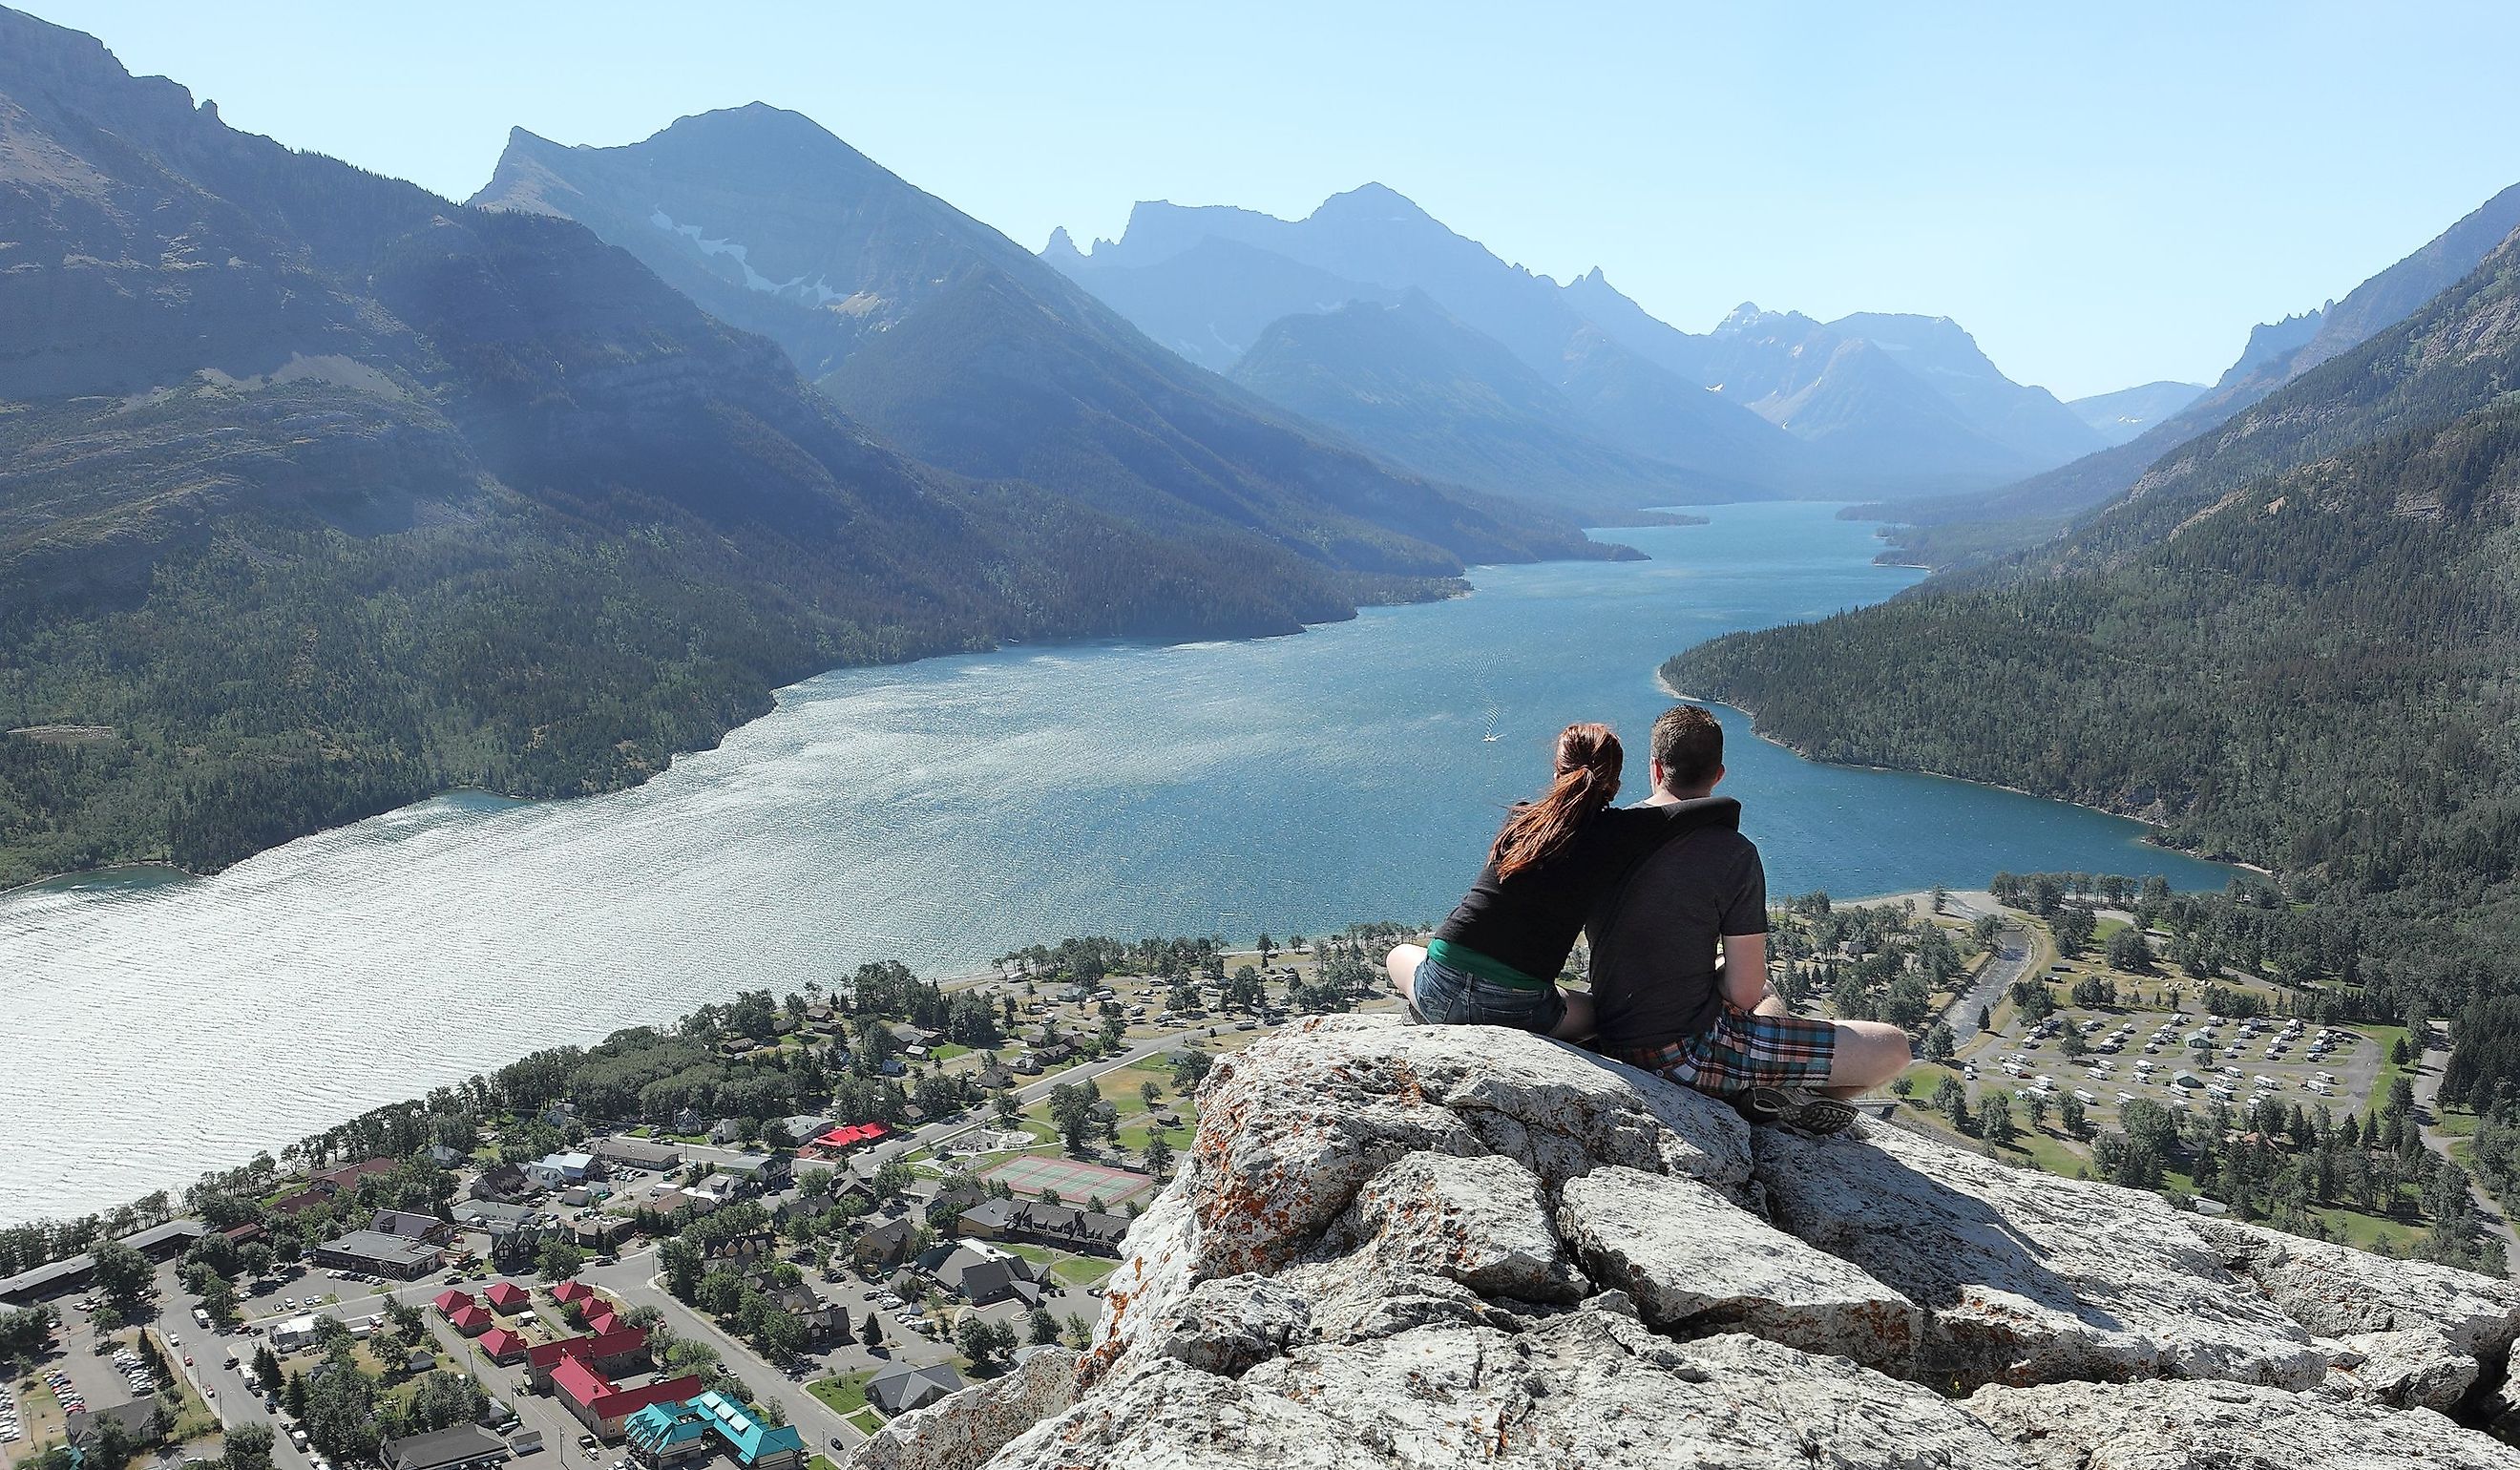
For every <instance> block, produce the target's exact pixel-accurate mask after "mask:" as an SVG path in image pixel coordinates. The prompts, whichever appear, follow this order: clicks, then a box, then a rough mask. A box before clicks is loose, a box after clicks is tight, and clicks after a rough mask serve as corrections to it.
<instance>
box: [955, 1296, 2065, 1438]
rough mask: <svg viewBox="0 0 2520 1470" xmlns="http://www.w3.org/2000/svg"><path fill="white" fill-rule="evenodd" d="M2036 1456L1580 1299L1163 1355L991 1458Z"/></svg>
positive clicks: (1741, 1344)
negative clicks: (1198, 1364)
mask: <svg viewBox="0 0 2520 1470" xmlns="http://www.w3.org/2000/svg"><path fill="white" fill-rule="evenodd" d="M1491 1463H1500V1464H1508V1465H1525V1466H1534V1467H1565V1470H1578V1467H1581V1470H1630V1467H1634V1470H1665V1467H1671V1466H1692V1465H1694V1466H1709V1467H1712V1466H1724V1467H1738V1470H1811V1467H1813V1466H1815V1465H1820V1466H1828V1467H1833V1470H1928V1467H1932V1470H1955V1467H1967V1470H2025V1462H2024V1461H2022V1460H2021V1459H2020V1458H2019V1457H2018V1456H2017V1455H2015V1454H2014V1453H2012V1452H2011V1451H2010V1450H2009V1449H2007V1448H2005V1447H2003V1445H2001V1444H1999V1443H1997V1442H1996V1440H1995V1439H1994V1437H1993V1436H1992V1435H1990V1434H1989V1433H1988V1432H1987V1430H1986V1429H1985V1428H1984V1427H1983V1426H1982V1425H1980V1424H1979V1423H1977V1422H1976V1421H1975V1420H1974V1419H1972V1418H1970V1417H1969V1416H1968V1415H1967V1414H1965V1413H1963V1412H1961V1411H1960V1410H1959V1409H1958V1407H1957V1406H1955V1405H1953V1404H1952V1403H1948V1402H1947V1401H1945V1400H1942V1399H1940V1398H1938V1397H1936V1396H1935V1395H1933V1394H1931V1393H1929V1392H1927V1391H1925V1390H1923V1389H1920V1388H1917V1387H1915V1386H1913V1385H1911V1384H1905V1383H1901V1382H1898V1381H1896V1380H1893V1379H1890V1378H1886V1377H1883V1376H1881V1375H1880V1374H1877V1373H1873V1372H1870V1371H1869V1370H1867V1369H1865V1368H1862V1367H1859V1366H1857V1365H1856V1364H1854V1363H1852V1362H1848V1361H1846V1360H1845V1359H1824V1358H1814V1357H1811V1356H1809V1355H1806V1354H1802V1353H1797V1352H1795V1351H1794V1350H1792V1349H1789V1348H1782V1347H1778V1346H1777V1345H1775V1344H1773V1343H1767V1342H1762V1341H1759V1340H1758V1339H1755V1338H1747V1337H1737V1336H1727V1337H1719V1338H1713V1339H1709V1340H1707V1341H1704V1342H1700V1343H1691V1344H1688V1345H1685V1346H1684V1345H1678V1344H1674V1343H1671V1342H1669V1341H1667V1340H1665V1339H1662V1338H1660V1337H1657V1336H1656V1335H1655V1334H1653V1333H1652V1332H1650V1331H1648V1330H1646V1329H1645V1328H1644V1327H1643V1326H1642V1325H1641V1324H1639V1323H1638V1322H1636V1321H1635V1320H1634V1319H1632V1318H1629V1317H1625V1316H1621V1315H1618V1314H1612V1313H1603V1312H1591V1311H1578V1312H1573V1313H1567V1314H1560V1315H1557V1316H1554V1317H1552V1318H1550V1319H1549V1320H1547V1321H1545V1322H1542V1323H1540V1324H1538V1325H1536V1326H1533V1327H1532V1328H1530V1329H1529V1330H1527V1331H1523V1332H1520V1333H1507V1332H1500V1331H1496V1330H1493V1329H1490V1328H1484V1327H1464V1326H1458V1325H1440V1326H1431V1327H1426V1328H1421V1329H1418V1330H1415V1331H1410V1332H1405V1333H1401V1334H1398V1335H1396V1336H1392V1337H1382V1338H1374V1339H1372V1340H1370V1341H1366V1342H1362V1343H1355V1344H1343V1345H1333V1344H1319V1345H1315V1346H1312V1347H1307V1348H1304V1349H1301V1350H1298V1351H1297V1352H1294V1353H1291V1354H1288V1355H1287V1356H1285V1357H1283V1358H1279V1359H1272V1360H1271V1361H1269V1362H1266V1363H1263V1364H1261V1365H1259V1366H1257V1367H1255V1368H1253V1369H1252V1370H1251V1371H1249V1372H1247V1373H1245V1374H1244V1375H1243V1376H1242V1377H1241V1378H1239V1379H1225V1378H1219V1377H1215V1376H1213V1375H1209V1374H1202V1373H1197V1372H1195V1371H1193V1370H1191V1369H1190V1368H1188V1367H1187V1366H1186V1365H1184V1364H1182V1363H1180V1362H1178V1361H1175V1360H1172V1359H1164V1360H1161V1361H1158V1362H1155V1363H1153V1364H1151V1365H1150V1366H1148V1367H1146V1368H1145V1369H1144V1370H1143V1371H1138V1372H1134V1373H1132V1374H1130V1375H1128V1376H1127V1377H1126V1378H1125V1379H1123V1380H1121V1381H1119V1382H1116V1383H1114V1384H1112V1385H1110V1386H1109V1387H1108V1388H1107V1389H1106V1390H1105V1391H1104V1392H1102V1393H1098V1394H1096V1395H1094V1396H1091V1397H1089V1398H1087V1399H1086V1400H1084V1401H1081V1402H1080V1403H1077V1405H1076V1406H1075V1407H1074V1408H1072V1409H1070V1410H1069V1411H1068V1412H1067V1413H1065V1414H1063V1415H1061V1416H1060V1417H1058V1418H1057V1419H1055V1420H1050V1421H1046V1422H1044V1423H1042V1424H1040V1425H1037V1426H1035V1428H1034V1429H1033V1430H1032V1431H1031V1432H1029V1433H1027V1434H1026V1435H1025V1436H1024V1437H1023V1438H1021V1439H1020V1440H1017V1441H1016V1442H1014V1443H1013V1444H1012V1445H1010V1446H1009V1447H1008V1448H1007V1450H1006V1452H1005V1453H1004V1454H1002V1455H1001V1456H1000V1457H999V1459H998V1460H997V1461H996V1462H995V1466H994V1467H993V1470H1074V1467H1082V1466H1112V1467H1120V1466H1126V1467H1130V1470H1191V1467H1200V1470H1209V1467H1215V1470H1227V1467H1239V1466H1250V1467H1269V1470H1285V1467H1291V1466H1320V1467H1327V1470H1350V1467H1366V1466H1373V1467H1376V1470H1381V1467H1390V1466H1428V1467H1434V1466H1466V1465H1486V1464H1491Z"/></svg>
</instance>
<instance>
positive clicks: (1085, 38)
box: [30, 0, 2520, 397]
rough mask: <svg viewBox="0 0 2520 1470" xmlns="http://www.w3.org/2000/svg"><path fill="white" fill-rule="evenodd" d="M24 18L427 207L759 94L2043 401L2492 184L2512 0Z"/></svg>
mask: <svg viewBox="0 0 2520 1470" xmlns="http://www.w3.org/2000/svg"><path fill="white" fill-rule="evenodd" d="M30 8H31V9H33V10H34V11H35V13H36V14H39V15H41V16H43V17H45V18H46V19H48V20H52V21H56V22H61V23H63V24H67V25H72V26H76V27H78V28H80V29H83V30H87V31H90V32H93V33H94V34H96V35H98V36H100V37H102V38H103V39H104V40H105V42H106V44H107V45H109V46H111V47H112V49H113V50H114V52H115V53H116V54H117V55H119V56H120V57H121V58H122V60H123V62H124V64H125V65H126V66H128V67H130V68H131V69H132V70H134V71H136V72H141V73H144V74H146V73H160V74H164V75H169V76H172V77H174V78H175V79H177V80H178V81H181V82H184V83H185V84H187V85H189V86H190V87H192V88H193V90H194V93H195V95H196V96H198V97H208V98H213V99H215V100H216V101H217V102H218V104H219V108H220V111H221V113H222V114H223V115H224V116H226V117H227V119H228V120H229V121H230V122H232V123H234V124H235V125H237V126H239V127H243V128H248V129H250V130H252V131H255V132H261V133H268V134H270V135H271V136H273V137H275V138H278V139H280V140H281V141H283V142H285V143H289V144H291V145H293V146H295V147H299V148H308V149H315V150H319V151H321V152H324V153H329V154H334V155H337V156H340V157H344V158H347V159H350V160H351V161H353V162H356V163H359V164H362V165H364V166H366V167H369V168H373V169H377V170H379V171H381V172H384V173H390V174H397V175H401V176H403V177H406V178H410V179H413V180H416V181H418V182H420V183H422V184H425V185H427V186H428V187H430V188H432V189H435V190H437V191H439V192H441V193H444V194H448V195H452V196H455V197H457V198H462V197H464V196H466V195H469V194H470V193H472V191H473V190H475V189H477V188H479V187H480V185H481V184H482V183H484V182H485V181H486V180H487V179H488V177H489V174H490V169H491V166H492V164H493V163H494V162H495V160H496V159H497V157H498V154H499V151H500V148H501V147H502V145H503V144H504V142H505V140H506V137H507V131H508V128H509V127H510V126H511V125H512V124H517V125H522V126H524V127H526V128H529V129H531V130H533V131H534V132H537V133H540V134H542V135H543V136H545V137H548V138H553V139H557V140H559V141H561V142H564V143H605V144H610V143H624V142H629V141H632V140H635V139H638V138H642V137H645V136H647V135H648V134H650V133H652V132H654V131H655V130H656V129H658V128H660V127H662V126H664V125H665V124H666V123H668V122H670V121H672V120H673V119H674V118H675V117H677V116H680V115H682V114H685V113H688V112H696V111H706V110H708V109H711V108H717V107H726V106H732V105H736V104H741V103H745V102H751V101H755V100H760V101H765V102H771V103H776V104H779V105H781V106H784V107H788V108H793V109H795V110H796V111H802V112H805V113H807V114H809V115H811V116H813V117H815V118H816V119H818V120H820V121H821V122H822V123H823V124H824V125H825V126H827V127H829V128H831V129H832V131H833V132H835V133H838V134H839V135H840V136H841V137H843V138H846V139H847V140H849V141H850V142H851V143H853V144H855V145H856V146H857V147H859V148H860V149H861V150H863V151H864V152H866V153H867V154H869V155H871V156H874V157H875V158H876V159H877V161H879V162H881V163H883V164H885V165H886V166H888V167H890V168H892V169H893V170H894V171H895V172H897V173H900V174H902V175H903V176H904V177H906V178H908V179H910V180H911V181H912V182H913V183H916V184H918V185H920V186H921V187H922V188H925V189H927V190H929V191H930V192H932V193H935V194H937V195H940V196H942V197H943V198H945V199H947V200H951V201H953V202H954V203H955V204H957V205H960V206H961V207H962V208H963V209H965V210H966V211H967V212H969V213H971V214H973V215H976V216H977V217H979V218H980V219H983V220H986V221H987V222H989V223H990V224H992V225H995V226H997V227H998V228H999V229H1001V230H1003V231H1005V232H1006V233H1007V234H1009V235H1011V236H1012V237H1013V238H1014V239H1016V240H1017V241H1019V242H1021V243H1022V244H1023V245H1026V246H1028V247H1031V248H1036V249H1037V248H1039V247H1040V245H1041V244H1042V242H1043V240H1044V239H1046V238H1047V237H1048V235H1049V233H1050V230H1051V227H1052V226H1054V225H1061V224H1063V225H1066V226H1068V227H1069V229H1070V231H1071V232H1072V233H1074V234H1075V235H1076V236H1077V237H1078V239H1079V240H1080V241H1083V240H1086V239H1089V238H1091V237H1093V236H1096V235H1109V234H1115V233H1117V232H1118V230H1119V228H1120V226H1121V224H1122V223H1123V222H1124V221H1125V220H1126V218H1127V216H1128V208H1129V205H1130V203H1131V202H1132V201H1133V200H1142V199H1169V200H1178V201H1182V202H1192V203H1237V204H1243V205H1248V206H1251V207H1254V208H1259V209H1265V210H1268V211H1270V212H1272V213H1277V214H1301V213H1304V212H1306V211H1307V210H1309V209H1310V208H1311V207H1312V206H1313V205H1314V204H1316V203H1318V202H1319V201H1320V200H1322V199H1323V198H1324V197H1325V196H1327V195H1329V194H1332V193H1336V192H1338V191H1340V190H1343V189H1347V188H1351V187H1353V186H1355V185H1356V184H1359V183H1362V182H1365V181H1367V180H1370V179H1371V180H1379V181H1381V182H1383V183H1386V184H1389V185H1390V186H1392V187H1393V188H1395V189H1398V190H1399V191H1400V192H1402V193H1403V194H1406V195H1408V196H1410V197H1411V198H1413V199H1415V200H1418V202H1419V203H1420V204H1422V205H1424V206H1425V207H1426V208H1427V209H1428V210H1429V211H1431V212H1432V213H1433V214H1435V215H1436V216H1437V217H1438V218H1440V219H1443V220H1444V221H1446V222H1447V223H1449V224H1451V225H1452V226H1453V227H1454V228H1455V229H1458V230H1460V231H1461V232H1463V234H1465V235H1468V236H1471V237H1472V238H1474V239H1477V240H1479V241H1481V242H1483V243H1484V244H1486V245H1488V246H1490V247H1491V248H1493V249H1494V250H1495V251H1496V252H1497V253H1498V254H1500V255H1503V256H1505V257H1506V258H1507V259H1508V260H1516V261H1520V262H1522V263H1523V264H1526V265H1528V266H1530V267H1531V268H1532V269H1534V270H1538V271H1544V272H1547V273H1549V274H1551V275H1554V276H1556V277H1558V278H1559V279H1561V280H1563V279H1567V278H1569V277H1571V276H1573V275H1576V274H1580V273H1581V272H1583V271H1584V270H1586V269H1588V268H1589V267H1591V266H1594V265H1597V264H1598V265H1600V266H1601V267H1603V268H1604V269H1605V270H1606V271H1607V272H1608V273H1609V277H1610V280H1611V281H1612V282H1613V283H1614V284H1616V285H1617V286H1619V287H1620V288H1622V289H1623V290H1626V291H1628V292H1629V293H1630V294H1631V295H1633V296H1635V297H1637V299H1638V300H1640V301H1642V302H1643V304H1644V305H1645V307H1646V308H1647V309H1648V310H1650V311H1652V312H1654V313H1655V314H1656V315H1658V316H1661V317H1664V318H1666V319H1667V320H1670V321H1672V322H1674V323H1676V324H1678V325H1680V326H1682V327H1686V328H1688V329H1689V330H1691V331H1704V330H1705V329H1706V328H1707V327H1708V326H1710V325H1711V324H1712V323H1713V322H1714V321H1715V320H1716V319H1717V318H1719V317H1720V316H1721V315H1722V314H1723V313H1724V312H1725V311H1726V310H1727V309H1729V308H1730V307H1732V306H1733V304H1734V303H1735V302H1738V301H1742V300H1756V301H1758V302H1759V303H1760V304H1762V305H1765V306H1770V307H1794V308H1798V309H1800V310H1803V311H1807V312H1810V313H1812V314H1814V315H1817V316H1823V317H1828V316H1835V315H1838V314H1840V313H1844V312H1848V311H1855V310H1873V311H1918V312H1929V313H1936V314H1941V315H1947V316H1951V317H1954V318H1957V319H1958V321H1959V322H1961V323H1962V324H1963V325H1965V326H1967V327H1968V328H1969V329H1970V330H1971V331H1973V332H1975V333H1976V334H1977V338H1978V341H1979V343H1980V344H1981V345H1982V346H1984V347H1985V348H1986V349H1987V351H1988V353H1989V354H1990V355H1992V356H1993V357H1994V358H1995V360H1996V361H1997V362H1998V363H1999V364H2000V365H2002V366H2003V368H2004V369H2005V370H2006V371H2007V372H2009V373H2010V374H2011V375H2012V376H2013V377H2015V378H2018V379H2023V380H2026V381H2032V382H2040V383H2045V384H2047V385H2048V386H2049V387H2051V388H2054V389H2056V390H2057V391H2058V392H2059V393H2061V394H2063V395H2065V396H2068V397H2071V396H2077V395H2080V394H2084V393H2091V392H2098V391H2103V390H2106V389H2109V388H2115V387H2121V386H2125V385H2127V384H2130V383H2134V382H2139V381H2143V380H2146V379H2155V378H2187V379H2199V380H2206V379H2212V378H2213V377H2214V376H2215V375H2216V374H2218V373H2219V372H2221V371H2222V369H2223V368H2224V367H2225V366H2227V365H2228V363H2229V361H2230V359H2231V358H2232V357H2233V355H2234V354H2235V353H2236V352H2237V351H2238V349H2239V346H2240V344H2241V342H2242V340H2243V339H2244V337H2245V335H2246V333H2247V330H2248V327H2249V325H2250V324H2251V323H2252V322H2256V321H2262V320H2272V319H2273V318H2275V317H2278V316H2282V315H2284V314H2285V313H2288V312H2291V311H2296V310H2300V309H2302V308H2304V307H2308V306H2314V305H2317V304H2318V302H2319V301H2321V300H2323V299H2325V298H2328V297H2331V296H2335V295H2340V294H2342V293H2343V292H2344V291H2346V290H2349V289H2350V288H2352V287H2353V286H2354V285H2355V284H2356V283H2357V282H2359V281H2361V280H2362V279H2363V277H2365V276H2367V275H2369V274H2371V273H2372V272H2373V271H2375V270H2377V269H2379V268H2380V267H2382V266H2385V265H2387V264H2388V263H2389V262H2390V261H2392V260H2395V259H2397V258H2398V257H2399V256H2401V255H2403V254H2405V253H2406V252H2407V251H2408V250H2410V249H2412V248H2414V247H2415V246H2416V245H2421V244H2422V243H2423V242H2424V241H2425V240H2427V239H2429V238H2431V237H2432V236H2433V235H2434V234H2435V233H2437V232H2438V231H2439V230H2440V229H2441V228H2442V227H2444V226H2445V225H2448V224H2449V223H2450V222H2451V221H2452V220H2453V219H2455V218H2456V217H2457V216H2459V215H2461V214H2463V213H2465V212H2467V211H2468V210H2469V209H2470V208H2473V207H2474V206H2475V205H2476V204H2478V203H2479V202H2481V201H2483V200H2485V199H2486V198H2488V197H2489V196H2491V195H2492V194H2494V193H2495V192H2496V191H2498V190H2499V189H2501V188H2502V187H2503V186H2505V185H2507V184H2510V183H2512V182H2514V181H2515V180H2520V130H2515V129H2514V128H2513V127H2512V125H2511V117H2510V113H2509V106H2510V98H2511V95H2512V89H2511V82H2510V78H2511V75H2512V67H2513V58H2514V57H2520V6H2512V5H2507V4H2483V3H2478V4H2412V3H2393V4H2389V5H2386V6H2382V5H2371V4H2317V3H2311V4H2305V3H2284V4H2258V3H2226V0H2214V3H2210V4H2204V5H2198V4H2194V3H2192V0H2190V3H2182V4H2109V5H2102V6H2086V7H2076V8H2073V11H2072V13H2070V14H2069V13H2068V8H2067V7H2064V6H2055V5H2034V4H2019V3H2011V0H2005V3H1994V4H1984V5H1913V6H1910V5H1897V6H1892V5H1881V4H1861V5H1858V4H1832V3H1800V4H1792V5H1783V4H1761V3H1751V0H1742V3H1739V4H1736V5H1730V6H1725V7H1721V8H1716V7H1687V8H1685V9H1684V8H1683V7H1679V6H1671V5H1657V4H1639V5H1633V6H1609V5H1602V6H1593V7H1584V8H1578V7H1575V6H1558V5H1550V6H1532V7H1508V6H1502V5H1486V4H1477V3H1454V4H1387V5H1386V4H1374V3H1372V0H1364V3H1360V0H1345V3H1339V4H1311V3H1290V0H1278V3H1273V4H1269V5H1251V6H1234V7H1227V6H1217V5H1199V4H1182V3H1179V0H1173V3H1167V4H1154V5H1137V4H1127V5H1122V4H1090V3H1088V4H1067V5H1044V4H1039V3H1028V4H1006V5H997V4H936V5H902V4H887V5H859V4H841V3H821V4H814V3H788V0H753V3H749V4H744V5H737V6H701V5H694V4H689V3H683V4H673V5H664V4H649V3H638V0H626V3H617V4H607V5H598V4H575V3H572V4H560V3H536V0H509V3H505V4H499V5H489V4H479V3H473V0H440V3H435V4H430V5H427V6H418V5H392V4H370V3H366V0H354V3H338V0H325V3H315V0H301V3H279V0H220V3H217V4H204V3H202V0H31V5H30Z"/></svg>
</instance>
